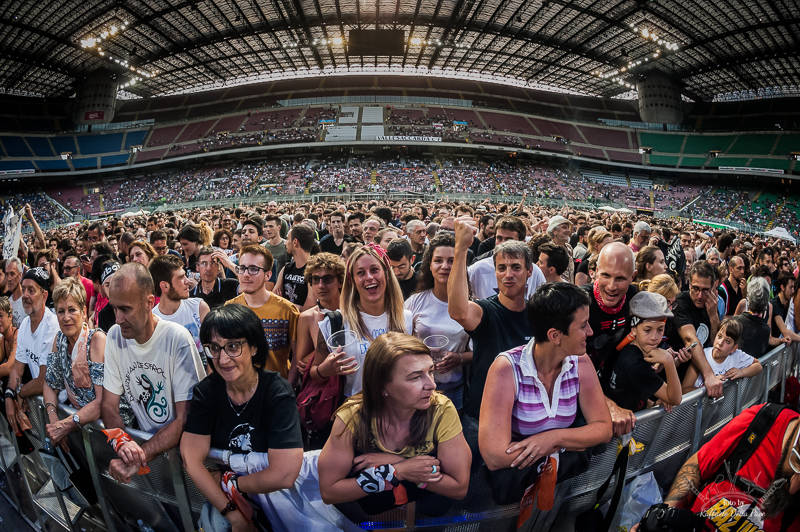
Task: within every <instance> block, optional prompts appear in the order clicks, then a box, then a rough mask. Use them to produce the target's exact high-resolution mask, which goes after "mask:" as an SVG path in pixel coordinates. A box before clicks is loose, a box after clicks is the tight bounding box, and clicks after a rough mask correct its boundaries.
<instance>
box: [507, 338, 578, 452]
mask: <svg viewBox="0 0 800 532" xmlns="http://www.w3.org/2000/svg"><path fill="white" fill-rule="evenodd" d="M534 345H535V344H534V339H531V341H530V342H528V343H527V344H526V345H521V346H519V347H515V348H514V349H511V350H509V351H506V352H505V353H500V354H499V355H498V356H501V357H505V358H506V359H507V360H508V361H509V362H511V366H512V367H513V368H514V387H515V389H516V393H515V398H514V406H513V408H512V409H511V432H512V433H513V434H514V435H515V436H522V437H527V436H531V435H532V434H538V433H539V432H544V431H546V430H553V429H563V428H567V427H569V426H570V425H572V423H573V422H574V421H575V415H576V413H577V410H578V392H579V391H580V381H579V380H578V357H576V356H568V357H567V358H565V359H564V361H563V362H562V363H561V372H560V373H559V374H558V377H556V381H555V383H554V384H553V397H552V399H551V398H550V397H549V396H548V394H547V388H545V386H544V384H543V383H542V381H540V380H539V376H538V373H537V371H536V363H535V362H534V360H533V347H534Z"/></svg>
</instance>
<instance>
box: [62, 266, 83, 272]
mask: <svg viewBox="0 0 800 532" xmlns="http://www.w3.org/2000/svg"><path fill="white" fill-rule="evenodd" d="M76 268H80V266H78V265H75V266H67V265H64V271H65V272H71V271H72V270H74V269H76Z"/></svg>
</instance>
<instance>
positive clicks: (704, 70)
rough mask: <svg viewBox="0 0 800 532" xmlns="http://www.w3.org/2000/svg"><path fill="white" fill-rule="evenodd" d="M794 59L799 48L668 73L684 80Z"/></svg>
mask: <svg viewBox="0 0 800 532" xmlns="http://www.w3.org/2000/svg"><path fill="white" fill-rule="evenodd" d="M780 58H795V59H797V60H798V62H800V46H797V47H795V48H792V49H786V50H753V51H751V52H750V53H747V54H736V55H730V56H727V57H720V58H716V59H712V61H709V62H706V63H701V64H699V65H697V66H696V67H692V68H686V69H682V70H676V71H674V72H670V74H671V75H672V76H674V77H675V78H676V79H685V78H688V77H691V76H699V75H701V74H708V73H709V72H713V71H715V70H722V69H725V68H733V67H737V66H739V65H745V64H747V63H754V62H757V61H761V60H764V59H780Z"/></svg>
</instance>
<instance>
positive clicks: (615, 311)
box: [592, 281, 628, 315]
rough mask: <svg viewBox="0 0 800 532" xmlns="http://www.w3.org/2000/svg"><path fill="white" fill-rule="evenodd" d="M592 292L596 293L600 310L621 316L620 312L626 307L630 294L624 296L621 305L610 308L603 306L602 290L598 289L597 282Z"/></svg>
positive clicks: (595, 297) (595, 296)
mask: <svg viewBox="0 0 800 532" xmlns="http://www.w3.org/2000/svg"><path fill="white" fill-rule="evenodd" d="M592 291H593V292H594V299H595V301H597V306H598V307H600V310H602V311H603V312H605V313H606V314H611V315H613V314H619V312H620V311H621V310H622V307H623V306H625V300H626V299H627V298H628V294H627V293H626V294H625V295H624V296H622V301H620V302H619V305H617V306H616V307H608V306H606V305H605V304H603V298H602V297H601V296H600V289H599V288H597V281H595V282H594V285H593V287H592Z"/></svg>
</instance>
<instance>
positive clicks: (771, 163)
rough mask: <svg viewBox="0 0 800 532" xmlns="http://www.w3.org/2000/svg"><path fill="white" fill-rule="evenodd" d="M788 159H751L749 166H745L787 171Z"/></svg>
mask: <svg viewBox="0 0 800 532" xmlns="http://www.w3.org/2000/svg"><path fill="white" fill-rule="evenodd" d="M791 162H792V161H790V160H789V159H757V158H753V159H750V164H748V165H747V166H752V167H753V168H779V169H781V170H788V169H789V163H791Z"/></svg>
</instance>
